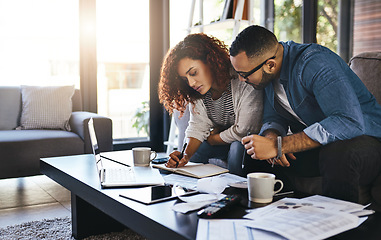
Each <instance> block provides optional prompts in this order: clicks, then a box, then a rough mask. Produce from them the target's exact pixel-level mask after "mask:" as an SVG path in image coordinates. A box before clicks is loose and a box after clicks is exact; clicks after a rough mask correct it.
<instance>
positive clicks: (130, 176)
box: [105, 168, 135, 183]
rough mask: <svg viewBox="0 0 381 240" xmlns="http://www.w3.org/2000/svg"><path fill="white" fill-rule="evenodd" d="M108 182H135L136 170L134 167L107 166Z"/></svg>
mask: <svg viewBox="0 0 381 240" xmlns="http://www.w3.org/2000/svg"><path fill="white" fill-rule="evenodd" d="M105 170H106V174H105V175H106V177H105V178H106V179H105V180H106V181H105V182H107V183H120V182H135V172H134V170H133V169H132V168H107V169H105Z"/></svg>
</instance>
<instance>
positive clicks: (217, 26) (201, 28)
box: [190, 18, 249, 32]
mask: <svg viewBox="0 0 381 240" xmlns="http://www.w3.org/2000/svg"><path fill="white" fill-rule="evenodd" d="M237 23H240V24H247V25H249V21H248V20H237ZM235 26H236V20H234V19H232V18H230V19H226V20H222V21H217V22H213V23H209V24H205V25H196V26H192V27H191V28H190V31H198V32H210V31H216V30H222V29H233V28H234V27H235Z"/></svg>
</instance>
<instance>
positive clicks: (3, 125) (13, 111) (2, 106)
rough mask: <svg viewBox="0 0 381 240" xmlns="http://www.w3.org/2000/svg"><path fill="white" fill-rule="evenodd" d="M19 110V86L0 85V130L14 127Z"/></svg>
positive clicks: (17, 123)
mask: <svg viewBox="0 0 381 240" xmlns="http://www.w3.org/2000/svg"><path fill="white" fill-rule="evenodd" d="M20 111H21V94H20V87H0V130H11V129H15V128H16V127H17V126H18V125H19V122H18V120H19V118H20Z"/></svg>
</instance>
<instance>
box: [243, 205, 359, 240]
mask: <svg viewBox="0 0 381 240" xmlns="http://www.w3.org/2000/svg"><path fill="white" fill-rule="evenodd" d="M245 218H249V219H252V220H254V221H250V222H248V224H247V226H250V227H252V228H257V229H262V230H267V231H272V232H275V233H278V234H280V235H282V236H284V237H286V238H288V239H291V240H302V239H309V240H314V239H324V238H328V237H330V236H333V235H336V234H339V233H341V232H343V231H346V230H349V229H352V228H355V227H357V226H358V224H359V218H358V217H357V216H354V215H352V214H349V213H345V212H341V211H335V210H330V209H325V208H321V207H313V206H311V205H310V203H306V202H305V201H303V199H295V198H284V199H281V200H279V201H277V202H275V203H273V204H270V205H267V206H266V207H263V208H259V209H254V210H253V211H251V212H250V213H249V214H247V215H245Z"/></svg>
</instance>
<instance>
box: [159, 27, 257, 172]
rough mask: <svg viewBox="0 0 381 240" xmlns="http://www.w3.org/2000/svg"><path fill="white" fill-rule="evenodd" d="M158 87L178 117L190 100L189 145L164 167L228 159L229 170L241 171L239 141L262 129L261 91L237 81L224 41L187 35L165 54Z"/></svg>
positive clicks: (241, 155)
mask: <svg viewBox="0 0 381 240" xmlns="http://www.w3.org/2000/svg"><path fill="white" fill-rule="evenodd" d="M158 91H159V99H160V102H161V103H162V104H163V105H164V107H165V108H166V109H167V111H168V112H169V113H173V110H178V111H179V112H180V117H181V116H182V115H183V114H184V111H185V109H186V107H187V104H190V108H189V110H190V120H189V126H188V127H187V130H186V132H185V134H186V138H187V146H186V148H185V149H184V154H181V152H179V151H174V152H172V153H171V154H170V159H169V161H168V162H167V166H168V167H181V166H184V165H185V164H187V163H188V162H189V161H192V162H203V163H207V162H208V160H209V159H210V158H219V159H222V160H227V162H228V168H229V170H230V172H231V173H235V174H239V175H242V174H243V171H242V157H243V154H244V152H245V149H244V147H243V145H242V144H241V142H240V141H241V138H242V137H243V136H245V135H247V134H248V133H249V132H250V133H258V131H259V129H260V126H261V125H260V123H261V120H262V109H263V107H262V92H261V91H257V90H255V89H254V88H253V87H251V86H250V85H248V84H246V83H244V82H240V81H239V80H238V78H237V76H236V74H235V72H234V70H233V69H232V66H231V63H230V59H229V54H228V50H227V47H226V45H225V44H224V43H223V42H221V41H220V40H218V39H216V38H214V37H210V36H207V35H205V34H203V33H200V34H191V35H188V36H187V37H186V38H185V39H184V40H183V41H181V42H179V43H178V44H177V45H176V46H175V47H174V48H173V49H171V50H170V51H169V52H168V53H167V55H166V57H165V59H164V62H163V65H162V68H161V79H160V83H159V90H158ZM181 155H182V156H181Z"/></svg>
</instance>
